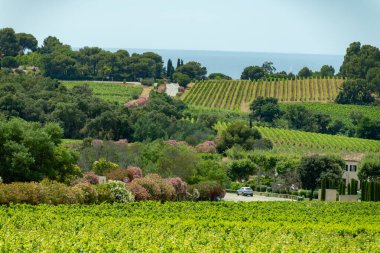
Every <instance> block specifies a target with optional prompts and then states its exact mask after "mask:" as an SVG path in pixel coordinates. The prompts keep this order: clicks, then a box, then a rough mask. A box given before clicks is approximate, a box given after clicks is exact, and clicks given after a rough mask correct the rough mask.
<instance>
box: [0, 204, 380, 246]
mask: <svg viewBox="0 0 380 253" xmlns="http://www.w3.org/2000/svg"><path fill="white" fill-rule="evenodd" d="M0 221H1V222H0V224H1V226H0V249H1V251H2V252H340V253H341V252H350V253H351V252H379V251H380V203H375V202H372V203H368V202H367V203H322V202H317V201H315V202H314V201H313V202H286V203H285V202H266V203H263V202H250V203H242V202H240V203H233V202H219V203H215V202H214V203H212V202H167V203H165V204H160V203H159V202H140V203H131V204H117V205H97V206H85V205H74V206H70V205H61V206H47V205H40V206H29V205H12V206H10V207H6V206H2V207H0Z"/></svg>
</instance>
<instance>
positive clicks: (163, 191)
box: [146, 174, 175, 201]
mask: <svg viewBox="0 0 380 253" xmlns="http://www.w3.org/2000/svg"><path fill="white" fill-rule="evenodd" d="M146 177H147V178H149V179H152V180H153V181H155V182H157V184H158V186H159V187H160V192H159V200H161V201H168V200H174V197H175V189H174V187H173V185H172V184H171V183H169V182H168V181H167V180H165V179H163V178H162V177H161V176H159V175H158V174H149V175H147V176H146Z"/></svg>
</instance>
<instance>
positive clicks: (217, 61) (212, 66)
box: [106, 48, 344, 79]
mask: <svg viewBox="0 0 380 253" xmlns="http://www.w3.org/2000/svg"><path fill="white" fill-rule="evenodd" d="M124 49H125V50H127V51H128V52H129V53H130V54H132V53H138V54H141V53H143V52H155V53H157V54H159V55H161V56H162V59H163V61H164V64H165V66H166V64H167V61H168V60H169V59H171V60H172V62H173V65H174V67H175V66H176V64H177V59H178V58H180V59H182V60H183V61H184V62H188V61H196V62H199V63H201V64H202V66H205V67H206V68H207V73H208V74H210V73H223V74H226V75H228V76H230V77H232V78H233V79H239V78H240V75H241V73H242V72H243V70H244V68H245V67H247V66H253V65H258V66H261V65H262V64H263V63H264V62H266V61H269V62H273V66H274V67H275V68H276V71H277V72H280V71H283V70H284V71H286V72H287V73H289V72H292V73H293V74H297V73H298V71H299V70H300V69H302V68H303V67H305V66H306V67H308V68H309V69H311V70H312V71H319V70H320V69H321V67H322V66H323V65H331V66H333V67H334V69H335V73H337V72H339V68H340V66H341V65H342V62H343V57H344V56H343V55H323V54H295V53H261V52H232V51H206V50H204V51H203V50H168V49H136V48H124ZM106 50H109V51H112V52H115V51H117V50H118V49H116V48H107V49H106Z"/></svg>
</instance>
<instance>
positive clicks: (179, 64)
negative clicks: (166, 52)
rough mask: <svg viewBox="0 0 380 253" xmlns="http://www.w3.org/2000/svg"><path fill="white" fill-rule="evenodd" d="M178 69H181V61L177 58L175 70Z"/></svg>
mask: <svg viewBox="0 0 380 253" xmlns="http://www.w3.org/2000/svg"><path fill="white" fill-rule="evenodd" d="M179 67H181V59H179V58H178V60H177V67H176V69H178V68H179Z"/></svg>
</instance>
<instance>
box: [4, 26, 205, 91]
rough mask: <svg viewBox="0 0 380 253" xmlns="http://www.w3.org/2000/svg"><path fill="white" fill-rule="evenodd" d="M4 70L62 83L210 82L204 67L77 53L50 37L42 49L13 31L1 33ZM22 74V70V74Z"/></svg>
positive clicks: (88, 50) (92, 50)
mask: <svg viewBox="0 0 380 253" xmlns="http://www.w3.org/2000/svg"><path fill="white" fill-rule="evenodd" d="M0 60H1V61H0V63H1V64H0V67H2V68H8V69H12V68H13V69H14V68H17V67H18V66H31V67H32V68H31V69H30V70H29V71H30V72H31V73H35V72H36V71H37V70H40V71H41V73H42V74H43V75H44V76H46V77H51V78H56V79H60V80H112V81H142V82H144V83H145V84H153V83H154V82H160V79H164V78H167V79H170V80H173V81H177V82H179V83H180V84H181V85H183V86H185V85H187V84H188V83H189V82H191V81H193V80H200V79H204V78H206V74H207V69H206V68H205V67H202V66H201V64H200V63H197V62H188V63H184V62H183V60H181V59H178V62H177V66H176V68H174V66H173V64H172V61H171V60H169V62H168V65H167V66H166V67H165V66H164V63H163V60H162V57H161V56H160V55H158V54H156V53H153V52H145V53H142V54H136V53H134V54H132V55H130V54H129V52H128V51H126V50H118V51H116V52H110V51H107V50H104V49H101V48H99V47H83V48H80V49H79V50H73V49H72V48H71V46H70V45H66V44H63V43H62V42H61V41H60V40H59V39H58V38H56V37H53V36H49V37H47V38H46V39H44V41H43V43H42V45H41V46H40V47H38V41H37V39H36V38H35V37H34V36H33V35H32V34H26V33H15V31H14V30H13V29H12V28H3V29H0ZM18 72H19V73H22V70H18Z"/></svg>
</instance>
